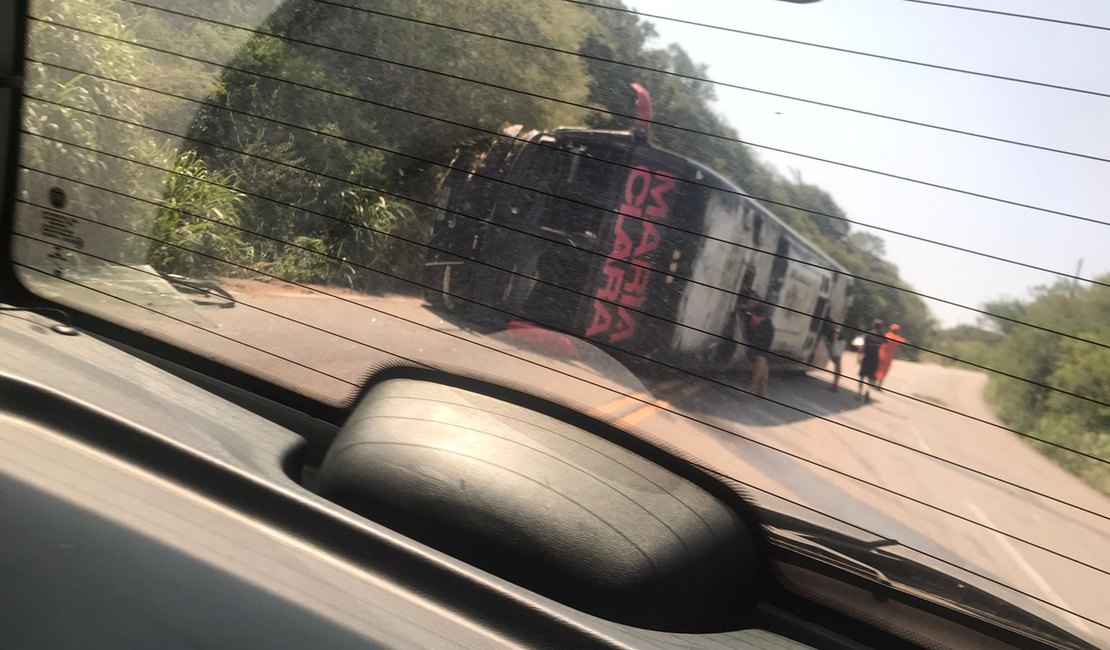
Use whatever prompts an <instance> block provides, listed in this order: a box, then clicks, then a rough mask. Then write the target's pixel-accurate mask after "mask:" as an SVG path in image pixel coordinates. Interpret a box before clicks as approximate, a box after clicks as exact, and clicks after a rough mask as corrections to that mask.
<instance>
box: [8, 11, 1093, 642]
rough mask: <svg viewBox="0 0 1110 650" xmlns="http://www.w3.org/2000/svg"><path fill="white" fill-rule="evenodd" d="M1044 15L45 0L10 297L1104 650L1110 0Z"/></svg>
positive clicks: (26, 125) (34, 43) (33, 37)
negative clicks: (482, 383)
mask: <svg viewBox="0 0 1110 650" xmlns="http://www.w3.org/2000/svg"><path fill="white" fill-rule="evenodd" d="M1024 4H1028V5H1029V8H1030V10H1035V11H1039V12H1043V13H1044V15H1043V16H1029V15H1025V14H1022V13H1021V12H1019V11H1018V10H1017V9H1013V10H1009V5H1007V8H1008V10H1009V11H1010V13H1008V14H1007V13H1002V12H998V11H989V10H983V11H970V10H967V9H966V8H961V7H957V6H955V5H952V6H949V5H947V4H943V3H926V2H916V1H911V2H903V3H886V4H879V3H874V2H866V1H864V0H859V1H853V2H832V1H826V2H817V3H792V2H770V1H768V2H762V3H735V6H734V3H716V4H715V3H710V2H686V3H681V5H676V4H673V3H668V2H663V1H662V0H643V1H639V2H635V3H632V2H622V1H621V0H595V1H591V2H578V1H571V0H543V1H542V2H530V3H511V2H507V1H502V0H486V1H483V2H462V1H452V2H432V1H430V0H419V1H408V0H406V1H403V2H402V1H393V0H388V1H383V2H369V1H368V0H337V1H334V2H333V1H331V0H326V1H325V0H265V1H254V2H246V1H245V0H198V1H196V2H190V3H177V2H170V0H34V1H33V2H31V3H30V8H29V21H28V25H27V35H28V41H27V50H26V67H25V80H24V81H23V89H24V97H23V100H22V102H23V103H22V115H21V117H22V123H21V125H20V129H21V131H22V136H21V139H20V143H19V147H20V149H19V157H18V164H19V171H18V186H17V196H16V199H17V202H16V206H15V213H16V219H15V223H14V236H13V248H14V259H15V263H16V265H17V271H18V273H19V275H20V277H21V279H22V281H23V282H24V283H25V284H26V285H27V286H28V287H29V288H30V290H31V291H33V292H34V293H36V294H38V295H40V296H42V297H45V298H48V299H50V300H53V301H56V302H57V303H59V304H61V305H63V306H65V307H67V308H70V309H74V310H78V311H82V312H86V313H90V314H93V315H95V316H98V317H101V318H104V319H107V320H110V321H112V322H114V323H118V324H121V325H124V326H126V327H128V328H131V329H133V330H137V331H140V332H143V333H145V334H148V335H151V336H154V337H156V338H158V339H161V340H164V341H168V342H171V343H173V344H174V345H176V346H180V347H183V348H187V349H189V350H192V351H193V352H196V353H199V354H201V355H204V356H206V357H210V358H212V359H216V360H218V361H220V362H222V363H224V364H227V365H228V366H231V367H233V368H236V369H238V370H242V371H246V372H248V373H251V374H254V375H256V376H258V377H261V378H263V379H265V380H267V381H270V382H273V383H275V384H278V385H280V386H283V387H286V388H288V389H291V390H293V391H296V392H298V393H302V394H304V395H307V396H309V397H311V398H313V399H314V400H318V401H319V402H320V403H321V404H328V405H344V404H348V403H350V401H351V400H353V399H354V397H355V395H356V393H357V391H358V387H359V386H360V384H361V383H362V382H363V381H364V380H365V378H366V376H367V374H368V373H369V372H371V371H372V370H373V369H374V368H379V367H381V366H382V365H383V364H393V363H403V364H410V365H431V366H435V367H441V368H447V369H453V370H458V371H465V372H469V373H477V374H481V375H483V376H486V377H489V378H492V379H494V380H495V381H510V382H513V383H514V385H517V386H524V387H527V388H528V389H529V390H532V391H535V392H539V393H543V394H546V395H552V396H555V397H558V398H559V399H560V400H563V401H566V402H569V403H571V404H574V405H575V406H576V407H578V408H581V409H583V410H585V411H588V412H590V413H593V414H595V415H597V416H598V417H603V418H608V419H609V420H611V421H613V422H615V423H617V424H618V425H620V426H622V427H627V428H631V429H635V430H636V431H637V432H638V433H639V434H640V435H643V436H645V437H647V438H649V439H652V440H654V441H660V442H664V443H666V444H668V445H671V446H673V447H675V448H678V449H681V450H682V451H683V452H685V453H687V454H689V455H690V456H691V458H693V459H694V461H693V462H697V463H699V464H702V465H703V466H704V467H707V468H711V469H712V470H714V471H716V472H719V473H720V474H722V475H725V476H727V477H730V478H731V479H733V480H735V481H736V482H738V483H739V484H740V485H742V486H743V487H744V489H745V491H746V492H747V493H748V494H749V496H750V497H751V498H752V499H753V500H754V501H756V502H757V503H758V504H759V505H760V506H761V507H763V508H765V509H766V510H767V511H768V512H774V513H789V516H790V517H791V518H793V519H792V521H794V520H797V521H805V522H810V523H813V524H817V525H819V526H820V527H821V528H822V529H832V530H837V531H840V532H841V533H843V535H845V536H846V538H851V539H855V540H864V541H865V542H874V541H875V540H885V541H884V542H883V543H882V545H881V547H870V546H868V547H866V548H864V549H863V550H860V547H859V546H858V545H857V546H852V547H851V548H850V549H849V548H848V547H845V546H844V539H841V538H838V539H837V540H834V541H833V542H830V540H829V538H827V537H822V536H821V535H814V534H810V533H799V532H798V531H797V526H795V525H793V524H792V525H790V526H787V525H785V524H784V525H781V526H779V528H776V529H775V530H779V531H780V532H782V536H781V539H780V541H781V542H782V543H783V544H787V545H790V547H791V548H799V544H801V545H816V546H821V545H827V544H830V543H831V544H832V546H830V548H832V551H833V552H829V551H828V550H827V549H826V551H821V552H816V551H814V552H813V554H814V556H815V557H818V558H823V560H822V561H832V560H831V558H833V557H834V555H835V557H839V558H841V560H840V561H841V562H842V563H843V564H844V566H849V567H850V568H852V570H860V571H864V572H867V571H871V572H872V574H873V573H874V571H878V572H879V573H880V574H881V575H882V576H885V577H883V578H882V579H885V580H888V581H890V582H891V583H892V584H897V585H900V586H901V587H903V588H906V589H914V590H916V592H919V593H924V594H927V595H932V596H933V597H935V598H936V599H937V601H938V602H943V603H945V604H946V605H947V606H952V607H969V608H973V609H975V610H977V611H978V612H979V614H980V615H982V616H985V617H988V618H993V619H995V620H1002V621H1007V622H1008V623H1009V624H1011V625H1013V626H1014V627H1016V628H1020V629H1023V630H1027V631H1029V632H1030V633H1032V634H1037V635H1042V636H1046V637H1052V636H1056V637H1058V638H1062V637H1059V634H1058V633H1061V634H1073V635H1075V636H1076V637H1078V638H1080V639H1085V640H1087V641H1089V642H1090V643H1093V644H1095V645H1103V644H1106V643H1110V628H1108V627H1107V625H1108V624H1110V619H1108V615H1107V607H1106V604H1107V599H1106V594H1107V593H1110V558H1108V555H1107V553H1106V550H1107V549H1108V548H1110V497H1108V495H1110V256H1107V255H1106V251H1108V250H1110V221H1108V220H1107V219H1106V218H1105V217H1104V216H1100V215H1102V214H1103V213H1104V212H1105V205H1106V203H1107V201H1108V200H1110V196H1108V195H1107V193H1106V189H1105V188H1107V187H1110V185H1108V184H1107V183H1106V180H1107V178H1108V176H1107V170H1108V169H1110V167H1107V164H1108V163H1110V144H1108V143H1110V140H1108V139H1107V138H1105V137H1102V138H1098V137H1091V136H1092V135H1093V134H1105V131H1106V129H1105V105H1104V104H1105V102H1106V101H1107V99H1106V96H1107V95H1106V94H1107V93H1108V92H1110V88H1107V87H1106V79H1105V75H1104V74H1103V71H1102V67H1101V66H1100V65H1099V63H1098V62H1101V61H1104V60H1106V59H1107V58H1108V57H1110V41H1108V40H1107V39H1106V38H1105V30H1106V29H1107V28H1108V26H1110V12H1108V11H1107V10H1106V8H1105V7H1103V6H1102V5H1100V4H1098V3H1093V4H1091V3H1089V4H1082V3H1076V4H1069V5H1067V6H1063V5H1060V6H1057V5H1052V6H1046V5H1039V6H1035V4H1034V3H1024ZM633 9H635V10H638V11H639V12H642V13H636V12H635V11H633ZM1015 12H1016V14H1015ZM1031 42H1035V43H1039V44H1041V47H1038V48H1035V49H1036V51H1035V52H1034V51H1033V50H1032V49H1030V48H1028V47H1027V46H1026V45H1025V44H1028V43H1031ZM783 531H785V532H783ZM811 532H812V531H811ZM838 545H839V546H838ZM880 548H881V552H880ZM849 556H850V561H849V560H845V559H843V558H844V557H849ZM868 558H872V559H873V560H874V562H875V565H874V566H871V565H870V562H869V560H868ZM895 559H898V560H902V561H903V563H901V564H897V563H895V562H894V560H895ZM884 563H885V564H884ZM880 564H884V566H885V569H884V568H879V565H880ZM860 566H870V568H869V569H860ZM915 566H916V567H918V568H917V569H916V570H914V569H912V568H910V569H907V567H915ZM892 572H893V573H892ZM915 577H916V579H915ZM876 579H878V578H876ZM948 579H952V580H954V581H955V582H949V581H948ZM956 583H959V584H962V585H968V586H973V587H974V589H975V590H976V591H975V594H976V596H975V597H974V598H966V599H961V598H959V597H958V596H957V595H956V594H957V593H958V591H957V588H956V587H954V586H953V585H954V584H956ZM803 586H804V585H803ZM986 596H990V597H991V598H988V597H986ZM992 598H993V600H992ZM1022 612H1024V613H1027V614H1029V615H1030V616H1032V617H1033V618H1032V619H1023V618H1022V616H1023V614H1021V613H1022ZM1038 619H1039V620H1041V621H1042V623H1047V625H1044V624H1042V623H1032V622H1030V621H1031V620H1038ZM1054 626H1055V628H1058V629H1057V630H1056V631H1053V629H1054ZM1060 643H1062V644H1064V645H1065V646H1066V645H1067V643H1066V642H1064V641H1060Z"/></svg>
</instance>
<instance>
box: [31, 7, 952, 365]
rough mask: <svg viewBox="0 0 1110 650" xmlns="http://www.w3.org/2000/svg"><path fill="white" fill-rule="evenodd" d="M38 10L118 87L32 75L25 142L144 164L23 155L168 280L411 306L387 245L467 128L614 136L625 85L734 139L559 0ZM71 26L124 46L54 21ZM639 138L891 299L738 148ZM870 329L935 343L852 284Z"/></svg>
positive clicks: (594, 18) (838, 223) (45, 29)
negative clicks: (60, 178) (59, 176)
mask: <svg viewBox="0 0 1110 650" xmlns="http://www.w3.org/2000/svg"><path fill="white" fill-rule="evenodd" d="M263 4H264V3H263ZM610 4H612V5H614V6H621V7H623V6H624V5H622V4H621V3H620V1H619V0H611V1H610ZM270 6H271V7H272V6H273V5H272V4H271V5H270ZM182 10H183V11H186V12H188V11H190V9H188V8H185V9H182ZM34 13H35V14H36V15H39V16H45V17H47V18H48V19H49V20H48V21H45V22H35V23H33V24H32V29H33V30H35V43H36V46H35V51H33V52H32V53H31V54H32V56H33V57H34V58H36V59H37V60H41V61H45V62H48V63H49V62H62V63H64V64H65V65H67V66H68V67H72V68H76V69H82V70H89V71H95V72H96V73H97V74H100V75H104V76H106V77H110V78H112V79H116V80H119V81H121V82H127V83H116V82H113V81H108V80H105V79H102V78H97V77H91V76H87V75H83V74H78V73H75V72H73V71H72V70H64V69H61V68H56V67H52V66H49V65H35V66H33V67H32V70H31V72H32V74H31V81H30V84H29V88H30V90H31V94H33V95H36V96H39V97H43V98H46V99H49V100H50V101H55V102H59V103H61V104H65V105H66V107H63V106H58V105H55V104H42V103H36V102H28V110H29V113H30V119H29V121H28V126H29V128H30V129H31V130H33V131H35V132H37V133H42V134H43V135H47V136H50V137H58V138H61V139H64V140H66V141H67V142H70V143H73V144H75V145H80V146H83V147H88V148H90V149H93V150H99V151H103V152H107V153H110V154H114V155H116V156H121V157H123V158H125V159H130V160H134V161H139V162H142V163H146V166H140V165H134V164H130V163H127V162H122V161H121V160H120V159H119V158H111V157H109V156H106V155H101V154H97V153H95V152H92V151H89V150H88V149H78V150H76V153H77V155H76V157H74V156H73V154H74V151H73V150H72V149H71V148H68V147H66V146H65V145H59V144H57V143H51V142H49V141H46V140H41V141H33V143H32V146H31V147H30V153H31V154H32V155H31V156H30V158H31V160H32V161H34V162H38V163H41V164H42V165H43V167H42V168H44V169H63V170H67V171H69V172H70V173H71V175H72V176H73V177H75V178H80V179H83V180H87V179H91V180H89V182H90V183H93V184H95V185H99V186H102V187H108V188H111V189H115V190H118V191H119V192H120V193H121V194H122V195H111V196H105V195H103V193H98V192H97V191H95V190H92V189H87V188H86V189H80V190H78V193H79V194H82V195H83V196H80V197H78V198H80V199H82V200H89V201H92V200H96V201H98V202H104V201H106V200H107V201H110V203H111V207H110V208H109V209H107V210H105V214H111V215H116V216H117V217H118V219H119V221H117V225H124V226H125V227H127V228H128V229H130V230H133V231H135V232H137V233H140V234H141V235H149V236H151V237H154V238H156V239H157V240H158V241H155V242H154V243H153V244H152V243H150V241H149V240H144V239H142V238H139V237H130V238H127V241H126V242H121V240H120V239H119V235H118V233H113V234H112V235H111V236H110V237H109V236H107V235H105V236H104V237H103V239H104V241H103V246H102V247H101V248H102V250H98V251H97V254H104V255H105V256H111V255H116V256H118V255H119V254H120V251H121V250H126V251H128V252H129V253H128V255H127V256H126V259H124V260H122V261H127V262H131V263H135V262H139V263H142V262H149V263H151V264H153V265H154V266H155V267H156V268H159V269H163V270H167V271H173V272H179V273H183V274H189V275H221V274H223V275H226V274H233V273H236V272H237V270H236V267H233V266H229V265H225V264H220V263H218V262H215V261H213V260H212V259H211V258H210V257H206V256H213V257H220V258H223V259H226V260H228V261H230V262H233V263H234V264H237V265H242V266H245V267H248V268H253V269H258V270H262V271H265V272H267V273H273V274H276V275H281V276H282V277H287V278H289V279H290V280H295V281H314V282H325V283H340V284H344V285H346V286H350V287H353V288H357V289H360V290H364V291H398V290H408V291H413V290H414V287H413V285H412V284H411V283H407V282H405V281H404V280H405V279H416V278H417V277H418V275H417V273H418V271H419V268H420V264H419V262H420V257H421V252H420V249H419V247H418V246H416V245H414V244H408V243H405V242H404V241H401V240H399V239H397V238H395V237H390V236H389V235H391V234H394V235H399V236H400V237H403V238H405V239H407V240H411V241H415V242H422V241H425V240H426V238H427V236H428V234H429V231H430V217H431V211H430V210H429V209H428V208H427V206H426V205H423V204H424V203H432V202H434V201H435V196H434V193H433V191H432V190H433V188H434V187H435V186H436V182H437V181H438V179H439V178H440V177H441V174H442V173H443V170H442V166H443V165H445V164H447V163H449V162H450V160H451V158H452V156H453V154H454V152H455V150H456V147H457V146H458V144H459V143H461V142H463V141H466V140H468V139H472V138H474V137H476V136H478V135H480V134H479V133H478V132H476V131H475V130H474V129H473V128H468V126H472V127H477V128H479V129H484V130H499V129H501V128H503V127H505V126H507V125H508V124H510V123H520V124H523V125H525V126H526V127H527V128H553V127H556V126H560V125H575V124H588V125H592V126H599V127H613V128H626V127H627V126H628V119H627V118H626V117H621V116H612V115H609V114H607V113H604V112H600V111H591V110H588V109H585V108H582V106H583V105H588V106H597V107H599V108H602V109H606V110H609V111H612V112H615V113H623V114H629V113H631V112H632V110H633V108H632V103H631V92H630V90H629V85H630V84H631V83H632V82H634V81H635V82H639V83H642V84H644V85H645V86H646V87H648V88H649V89H650V91H651V93H652V96H653V99H654V104H655V117H656V120H657V121H658V122H661V123H667V124H675V125H680V126H682V127H684V128H685V129H689V130H693V131H701V132H707V133H715V134H721V135H724V136H727V137H731V138H735V137H738V133H737V131H736V130H735V129H734V128H733V127H732V126H730V125H728V124H727V123H726V122H724V120H723V119H722V118H721V117H720V116H718V115H717V113H716V112H715V110H714V106H713V102H714V99H715V97H714V86H713V85H712V84H708V83H704V82H697V81H691V80H689V79H684V78H681V77H677V76H673V75H668V74H662V73H653V72H648V71H645V70H643V69H637V68H632V67H629V66H622V65H617V64H613V63H607V62H605V61H602V60H599V59H605V58H608V59H615V60H620V61H627V62H630V63H634V64H638V65H643V66H648V67H650V68H656V69H659V70H664V71H670V72H677V73H682V74H687V75H695V76H705V75H706V70H705V66H704V65H702V64H699V63H697V62H696V61H693V60H692V59H691V58H690V56H689V55H688V54H687V53H686V52H685V51H684V50H683V49H682V48H681V47H679V46H677V45H667V46H663V47H660V46H657V45H656V39H655V32H654V30H653V27H652V25H651V24H650V23H647V22H644V21H642V20H640V19H639V18H638V17H636V16H635V15H632V14H628V13H622V12H611V11H602V10H597V9H590V8H588V7H583V6H579V5H573V4H568V3H564V2H560V1H558V0H540V1H537V2H532V3H525V4H521V3H511V2H508V1H507V0H477V1H475V2H468V3H463V4H458V3H441V2H435V1H433V0H383V1H381V2H377V3H375V4H374V5H373V12H372V13H371V12H359V11H354V10H351V9H346V8H342V7H339V6H336V5H334V4H327V3H320V2H314V1H312V0H287V1H286V2H284V3H281V4H280V6H279V7H278V8H277V9H276V10H273V11H272V12H271V11H270V10H268V9H266V8H265V7H260V6H258V3H245V2H240V1H237V0H212V1H210V2H207V3H205V8H204V14H205V15H206V16H207V17H210V18H212V19H213V20H214V21H216V22H204V21H198V20H195V19H192V18H188V17H186V16H182V15H178V14H173V13H167V12H159V11H155V10H150V9H145V8H142V7H139V6H136V5H133V4H130V3H126V2H122V1H119V0H40V1H37V2H36V3H35V7H34ZM384 14H395V15H399V16H405V17H410V18H412V19H414V20H408V21H406V20H401V19H397V18H392V17H388V16H386V15H384ZM418 21H421V22H418ZM78 22H80V24H82V25H84V26H86V27H87V28H89V29H91V30H93V31H96V32H99V33H103V34H105V35H109V36H111V37H113V38H115V39H119V40H109V39H104V38H98V37H96V36H92V35H89V34H83V33H75V32H72V31H71V30H67V29H65V28H64V27H61V26H58V25H57V24H51V23H61V24H63V25H64V24H78ZM220 23H222V24H220ZM426 23H439V24H444V25H455V26H460V27H464V28H470V29H476V30H479V31H483V32H488V33H495V34H498V35H500V36H503V37H506V38H508V39H515V40H519V41H525V42H535V43H540V44H543V45H547V46H551V47H554V48H559V49H562V50H567V51H570V52H581V53H583V54H586V55H589V57H591V58H585V57H580V56H573V55H564V54H558V53H555V52H550V51H537V50H535V49H532V48H529V47H527V46H524V45H518V44H515V43H511V42H507V41H499V40H490V39H486V38H482V37H480V36H474V35H470V34H465V33H461V32H458V31H451V30H448V29H443V28H438V27H434V26H431V25H429V24H426ZM235 26H241V27H245V28H248V29H250V30H253V31H247V30H246V29H239V28H236V27H235ZM127 41H135V42H139V43H144V44H147V45H149V46H152V47H154V48H158V49H159V50H165V51H167V52H182V53H187V54H189V55H190V56H193V57H196V58H199V59H202V60H201V61H198V60H188V59H182V58H180V57H175V56H173V55H172V54H166V53H162V52H159V51H157V50H151V49H147V48H142V47H136V46H132V45H128V44H127V43H126V42H127ZM316 43H320V44H325V45H326V46H327V47H325V48H321V47H318V46H316V45H314V44H316ZM414 43H419V44H420V46H419V47H413V44H414ZM204 61H211V62H213V63H206V62H204ZM391 62H397V63H399V64H401V65H396V64H393V63H391ZM216 64H223V65H216ZM417 68H423V69H426V70H431V71H433V72H428V71H424V70H419V69H417ZM466 79H476V80H480V81H483V82H489V83H492V84H496V85H497V86H499V87H500V88H492V87H489V86H486V85H482V84H479V83H474V82H470V81H466ZM128 84H132V85H128ZM141 88H150V89H154V90H157V91H161V92H149V91H146V90H142V89H141ZM310 88H312V89H310ZM315 89H323V90H324V91H325V92H321V91H320V90H315ZM509 89H515V90H517V91H520V92H513V91H512V90H509ZM545 97H554V98H558V99H560V100H563V102H558V101H551V100H548V99H545ZM190 100H192V101H190ZM70 107H72V108H70ZM391 107H396V108H400V109H403V110H402V111H397V110H392V108H391ZM76 109H87V110H89V111H92V112H94V113H100V114H103V115H107V116H111V117H115V118H119V120H124V121H126V122H133V123H136V124H143V125H151V126H153V127H155V128H156V129H158V131H151V130H149V129H144V128H141V127H138V126H133V125H128V124H126V123H125V122H121V121H113V120H111V119H105V118H102V117H97V116H96V115H92V114H89V113H84V112H80V111H79V110H76ZM423 115H428V116H433V117H435V118H440V119H438V120H435V119H427V118H425V117H422V116H423ZM653 137H654V138H655V139H656V140H657V141H658V142H659V144H660V145H662V146H664V147H667V148H669V149H672V150H674V151H677V152H679V153H682V154H685V155H689V156H691V157H693V158H695V159H698V160H701V161H703V162H705V163H706V164H707V165H709V166H711V167H713V168H714V169H717V170H719V171H720V172H721V173H722V174H723V175H725V176H726V177H728V178H730V179H731V180H733V181H735V182H736V183H737V184H738V185H740V186H741V187H744V188H746V190H747V191H749V192H750V193H751V194H752V195H753V196H756V197H762V198H765V199H767V200H769V201H771V202H772V203H771V207H772V209H773V210H774V211H776V212H777V213H779V214H781V215H782V216H783V217H784V218H785V219H786V220H787V222H788V223H790V224H791V226H793V227H794V228H795V229H797V230H799V231H800V232H801V233H802V234H803V235H805V236H806V237H808V238H810V239H811V240H813V241H814V242H815V243H816V244H817V245H818V246H819V247H821V248H822V249H824V250H826V251H828V252H829V253H831V254H832V255H833V256H834V257H835V258H836V259H837V260H839V261H840V262H841V263H842V264H844V265H845V266H846V267H847V268H848V269H849V271H850V272H852V273H854V274H858V275H863V276H867V277H872V278H874V279H876V280H878V281H880V282H883V283H887V284H891V285H895V286H902V285H903V283H902V281H901V280H900V279H899V277H898V271H897V268H896V267H895V266H894V265H893V264H892V263H891V262H889V261H887V260H886V259H885V257H884V252H883V249H882V241H881V240H880V239H878V238H876V237H874V236H871V235H869V234H867V233H865V232H862V231H856V230H853V229H852V228H850V224H848V223H847V222H845V221H842V220H836V219H830V218H828V217H826V216H823V215H819V214H814V212H823V213H827V214H832V215H835V216H839V217H845V216H846V215H845V214H844V212H843V210H841V209H840V208H839V206H837V205H836V203H835V202H834V201H833V199H832V197H831V196H830V195H829V194H828V193H826V192H825V191H823V190H822V189H820V188H818V187H816V186H814V185H810V184H808V183H805V182H804V181H803V180H802V179H801V178H800V177H797V176H795V177H794V178H787V177H785V176H783V175H781V174H779V173H778V172H776V171H775V170H774V169H772V168H770V167H769V166H768V165H766V164H764V163H762V162H761V161H760V160H759V159H758V157H757V156H756V155H755V154H754V153H753V151H752V150H751V149H750V148H748V147H746V146H744V145H740V144H737V143H735V142H729V141H728V140H725V139H720V138H713V137H707V136H700V135H696V134H694V133H691V132H690V131H687V130H679V129H673V128H666V127H658V128H656V129H655V132H654V135H653ZM159 170H169V172H168V173H167V172H164V171H159ZM154 188H160V191H159V192H155V191H152V190H153V189H154ZM127 196H134V197H139V198H142V199H146V200H148V201H154V202H156V203H158V204H160V205H151V204H150V203H142V202H138V201H135V200H131V199H128V198H127ZM409 199H411V200H409ZM776 201H777V202H782V203H787V204H791V205H797V206H801V209H794V208H787V207H782V206H777V205H774V203H773V202H776ZM810 210H812V211H814V212H810ZM123 244H125V245H123ZM181 247H187V248H190V249H193V250H194V251H195V253H190V252H188V251H185V250H183V249H182V248H181ZM342 260H346V261H347V262H350V263H348V264H344V263H343V262H342ZM366 267H369V268H370V269H374V270H377V271H380V272H381V273H377V272H374V271H372V270H367V268H366ZM872 317H882V318H885V319H887V320H890V321H897V322H900V323H902V325H903V327H904V331H905V332H906V334H907V336H908V337H909V338H910V340H911V341H913V342H914V343H917V344H919V345H927V344H928V343H929V338H930V336H931V335H932V329H933V324H932V320H931V318H930V317H929V314H928V312H927V310H926V309H925V306H924V304H923V303H922V301H921V300H919V299H917V298H916V297H914V296H911V295H907V294H905V293H903V292H899V291H897V290H895V289H892V288H888V287H883V286H880V285H877V284H872V283H867V282H860V283H858V284H857V290H856V296H855V303H854V306H853V309H852V311H851V313H850V314H849V315H848V321H849V323H850V324H852V325H860V324H862V323H865V322H867V321H869V320H870V319H871V318H872ZM906 354H907V356H909V355H912V354H913V350H910V349H906Z"/></svg>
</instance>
